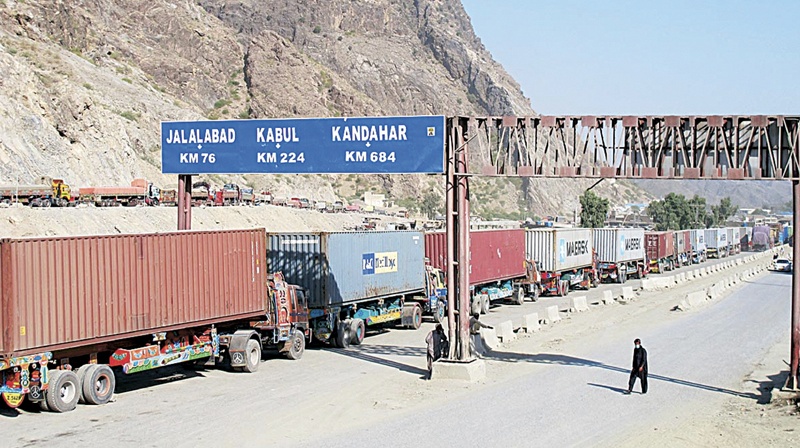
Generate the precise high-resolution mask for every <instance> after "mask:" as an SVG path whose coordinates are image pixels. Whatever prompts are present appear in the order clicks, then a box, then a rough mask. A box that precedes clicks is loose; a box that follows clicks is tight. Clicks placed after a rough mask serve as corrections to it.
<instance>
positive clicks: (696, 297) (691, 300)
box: [685, 291, 708, 307]
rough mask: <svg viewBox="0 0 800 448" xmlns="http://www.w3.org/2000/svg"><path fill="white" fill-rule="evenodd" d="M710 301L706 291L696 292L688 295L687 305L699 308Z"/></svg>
mask: <svg viewBox="0 0 800 448" xmlns="http://www.w3.org/2000/svg"><path fill="white" fill-rule="evenodd" d="M706 299H708V295H707V294H706V292H705V291H695V292H690V293H689V294H686V299H685V300H686V303H687V304H688V305H689V306H691V307H697V306H700V305H701V304H703V302H705V301H706Z"/></svg>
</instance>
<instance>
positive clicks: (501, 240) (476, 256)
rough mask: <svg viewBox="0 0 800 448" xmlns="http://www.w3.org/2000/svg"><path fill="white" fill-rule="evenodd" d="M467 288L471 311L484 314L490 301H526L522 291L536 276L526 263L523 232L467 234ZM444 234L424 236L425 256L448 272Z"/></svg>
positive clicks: (483, 231) (493, 231) (491, 231)
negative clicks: (468, 254)
mask: <svg viewBox="0 0 800 448" xmlns="http://www.w3.org/2000/svg"><path fill="white" fill-rule="evenodd" d="M469 236H470V238H469V253H470V256H469V259H470V265H469V285H470V297H471V304H472V305H471V306H472V310H473V312H481V313H484V314H485V313H487V312H489V308H490V306H491V303H492V302H493V301H499V300H511V301H513V302H514V303H516V304H520V305H521V304H522V303H524V301H525V291H526V289H528V285H530V283H531V282H535V278H532V277H531V276H533V275H535V274H534V273H532V272H531V270H530V269H529V264H528V263H526V260H525V230H524V229H495V230H475V231H471V232H470V234H469ZM446 244H447V237H446V234H445V233H444V232H431V233H426V234H425V255H426V258H428V260H430V264H431V265H432V266H433V267H435V268H436V269H439V270H440V271H446V269H447V245H446Z"/></svg>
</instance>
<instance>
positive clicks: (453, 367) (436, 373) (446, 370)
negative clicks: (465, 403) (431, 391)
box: [431, 359, 486, 383]
mask: <svg viewBox="0 0 800 448" xmlns="http://www.w3.org/2000/svg"><path fill="white" fill-rule="evenodd" d="M431 378H432V379H434V380H459V381H468V382H471V383H472V382H475V381H480V380H482V379H484V378H486V363H485V362H484V361H483V360H482V359H473V360H472V361H470V362H452V361H448V360H445V359H440V360H438V361H436V362H434V363H433V372H432V374H431Z"/></svg>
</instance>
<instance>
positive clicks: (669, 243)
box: [644, 232, 675, 260]
mask: <svg viewBox="0 0 800 448" xmlns="http://www.w3.org/2000/svg"><path fill="white" fill-rule="evenodd" d="M644 241H645V249H646V251H647V259H648V260H661V259H663V258H667V257H672V256H674V255H675V238H674V237H673V236H672V232H645V233H644Z"/></svg>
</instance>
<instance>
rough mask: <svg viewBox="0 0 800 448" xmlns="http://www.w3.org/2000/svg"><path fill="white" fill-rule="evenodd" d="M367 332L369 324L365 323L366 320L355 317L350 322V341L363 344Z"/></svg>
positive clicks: (354, 343)
mask: <svg viewBox="0 0 800 448" xmlns="http://www.w3.org/2000/svg"><path fill="white" fill-rule="evenodd" d="M366 334H367V326H366V325H364V320H362V319H353V320H352V321H351V322H350V335H351V338H350V342H351V343H352V344H353V345H361V343H362V342H364V336H365V335H366Z"/></svg>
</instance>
